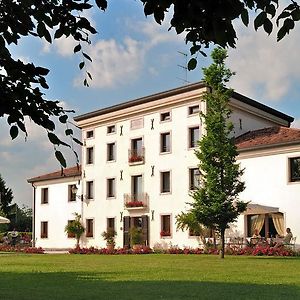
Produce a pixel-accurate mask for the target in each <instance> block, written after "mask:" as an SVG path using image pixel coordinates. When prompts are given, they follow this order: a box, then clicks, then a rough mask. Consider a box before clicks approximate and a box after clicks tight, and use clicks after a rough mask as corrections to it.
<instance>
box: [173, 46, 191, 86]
mask: <svg viewBox="0 0 300 300" xmlns="http://www.w3.org/2000/svg"><path fill="white" fill-rule="evenodd" d="M177 52H178V53H179V54H180V55H182V56H183V57H184V59H185V64H184V65H177V66H178V67H180V68H182V69H183V71H184V78H181V77H176V78H177V79H179V80H180V81H182V83H183V84H189V83H190V81H188V79H187V74H188V68H187V56H188V55H187V53H184V52H181V51H177Z"/></svg>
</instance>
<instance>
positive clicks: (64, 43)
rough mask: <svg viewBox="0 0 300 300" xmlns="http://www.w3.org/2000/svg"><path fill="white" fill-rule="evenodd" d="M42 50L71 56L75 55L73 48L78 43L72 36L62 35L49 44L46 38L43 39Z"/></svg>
mask: <svg viewBox="0 0 300 300" xmlns="http://www.w3.org/2000/svg"><path fill="white" fill-rule="evenodd" d="M42 43H43V44H42V52H43V53H47V54H48V53H50V52H55V53H57V54H59V55H61V56H63V57H71V56H73V55H74V52H73V49H74V47H75V46H76V45H77V44H78V42H76V41H74V40H73V38H71V37H67V38H65V37H61V38H60V39H58V40H54V41H53V43H52V44H49V43H48V42H46V41H45V40H42Z"/></svg>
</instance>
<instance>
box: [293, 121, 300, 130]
mask: <svg viewBox="0 0 300 300" xmlns="http://www.w3.org/2000/svg"><path fill="white" fill-rule="evenodd" d="M291 127H293V128H298V129H300V119H296V120H295V121H294V122H293V123H292V125H291Z"/></svg>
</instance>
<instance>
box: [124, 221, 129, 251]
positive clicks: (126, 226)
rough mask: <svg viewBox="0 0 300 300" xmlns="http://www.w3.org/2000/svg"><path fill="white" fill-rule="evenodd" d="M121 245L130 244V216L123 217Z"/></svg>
mask: <svg viewBox="0 0 300 300" xmlns="http://www.w3.org/2000/svg"><path fill="white" fill-rule="evenodd" d="M123 222H124V225H123V235H124V236H123V245H124V247H128V248H129V246H130V239H129V230H130V217H123Z"/></svg>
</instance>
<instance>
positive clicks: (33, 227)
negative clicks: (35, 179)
mask: <svg viewBox="0 0 300 300" xmlns="http://www.w3.org/2000/svg"><path fill="white" fill-rule="evenodd" d="M31 185H32V187H33V206H32V247H35V202H36V187H35V186H34V184H33V183H31Z"/></svg>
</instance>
